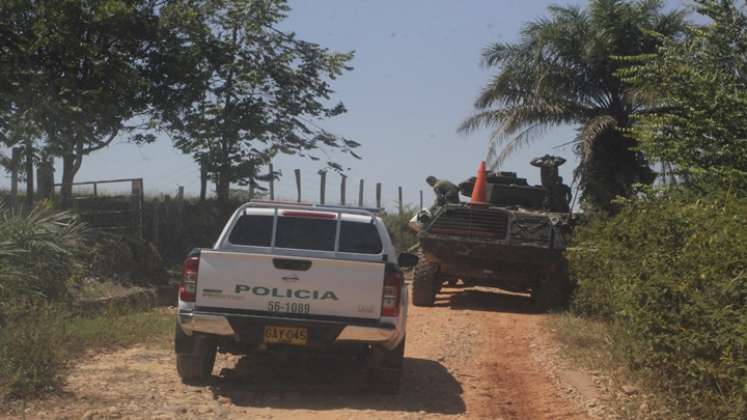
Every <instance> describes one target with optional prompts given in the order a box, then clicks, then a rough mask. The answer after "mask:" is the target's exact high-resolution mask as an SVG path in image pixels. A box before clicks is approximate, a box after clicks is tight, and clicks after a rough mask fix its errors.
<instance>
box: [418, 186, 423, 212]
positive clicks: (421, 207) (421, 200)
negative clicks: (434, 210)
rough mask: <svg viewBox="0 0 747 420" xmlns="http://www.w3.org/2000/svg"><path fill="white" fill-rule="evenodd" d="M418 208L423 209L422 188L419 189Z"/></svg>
mask: <svg viewBox="0 0 747 420" xmlns="http://www.w3.org/2000/svg"><path fill="white" fill-rule="evenodd" d="M418 210H423V190H420V207H419V208H418Z"/></svg>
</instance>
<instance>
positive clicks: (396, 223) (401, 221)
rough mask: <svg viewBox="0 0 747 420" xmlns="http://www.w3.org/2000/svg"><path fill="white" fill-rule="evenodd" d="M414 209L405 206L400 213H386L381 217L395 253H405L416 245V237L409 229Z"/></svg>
mask: <svg viewBox="0 0 747 420" xmlns="http://www.w3.org/2000/svg"><path fill="white" fill-rule="evenodd" d="M415 213H417V211H416V210H415V208H413V207H410V206H407V207H405V208H404V209H403V211H402V213H401V214H400V213H399V212H396V213H386V214H384V216H383V218H382V219H383V220H384V224H385V225H386V228H387V230H388V231H389V236H391V238H392V243H393V244H394V248H395V249H396V250H397V252H405V251H407V250H408V249H410V248H412V247H413V246H414V245H415V244H417V243H418V237H417V235H416V234H415V232H413V231H412V229H410V227H409V222H410V219H412V218H413V217H414V216H415Z"/></svg>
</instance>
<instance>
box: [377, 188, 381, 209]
mask: <svg viewBox="0 0 747 420" xmlns="http://www.w3.org/2000/svg"><path fill="white" fill-rule="evenodd" d="M376 208H377V209H380V208H381V182H377V183H376Z"/></svg>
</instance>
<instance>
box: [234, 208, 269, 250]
mask: <svg viewBox="0 0 747 420" xmlns="http://www.w3.org/2000/svg"><path fill="white" fill-rule="evenodd" d="M228 242H230V243H232V244H235V245H246V246H270V243H271V242H272V216H254V215H247V214H245V215H243V216H241V217H239V220H237V221H236V225H234V227H233V230H232V231H231V234H230V235H229V236H228Z"/></svg>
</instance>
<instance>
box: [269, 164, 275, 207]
mask: <svg viewBox="0 0 747 420" xmlns="http://www.w3.org/2000/svg"><path fill="white" fill-rule="evenodd" d="M270 200H271V201H274V200H275V170H274V169H273V167H272V163H271V164H270Z"/></svg>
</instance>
